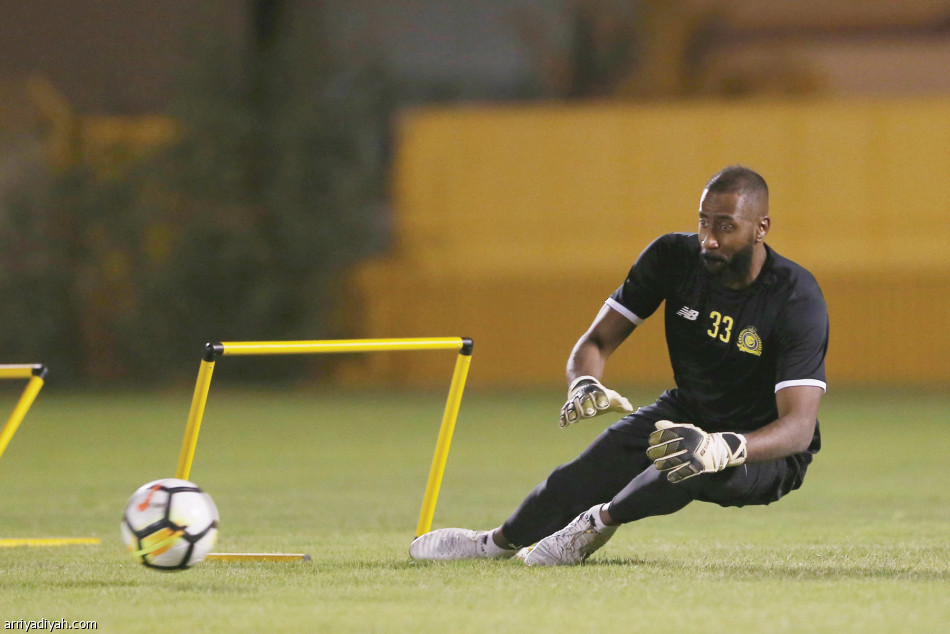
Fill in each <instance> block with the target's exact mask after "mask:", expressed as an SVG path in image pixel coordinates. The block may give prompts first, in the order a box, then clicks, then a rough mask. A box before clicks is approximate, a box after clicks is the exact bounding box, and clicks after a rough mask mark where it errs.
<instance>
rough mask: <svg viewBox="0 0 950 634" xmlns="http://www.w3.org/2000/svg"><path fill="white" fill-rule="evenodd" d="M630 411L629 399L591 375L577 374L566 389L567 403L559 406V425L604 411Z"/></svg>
mask: <svg viewBox="0 0 950 634" xmlns="http://www.w3.org/2000/svg"><path fill="white" fill-rule="evenodd" d="M632 411H633V406H632V405H630V401H628V400H627V399H626V398H624V397H623V396H620V394H618V393H617V392H614V391H613V390H611V389H609V388H606V387H604V385H603V384H602V383H601V382H600V381H598V380H597V379H595V378H594V377H592V376H579V377H577V378H576V379H574V380H573V381H572V382H571V387H569V388H568V390H567V403H565V404H564V407H562V408H561V427H567V426H568V425H570V424H571V423H576V422H577V421H579V420H580V419H582V418H593V417H594V416H597V415H598V414H603V413H604V412H623V413H625V414H629V413H630V412H632Z"/></svg>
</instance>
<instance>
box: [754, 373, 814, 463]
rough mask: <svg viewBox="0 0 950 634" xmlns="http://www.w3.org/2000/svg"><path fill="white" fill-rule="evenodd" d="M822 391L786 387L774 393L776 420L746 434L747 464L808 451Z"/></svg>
mask: <svg viewBox="0 0 950 634" xmlns="http://www.w3.org/2000/svg"><path fill="white" fill-rule="evenodd" d="M823 393H824V391H823V390H822V389H821V388H820V387H814V386H811V385H795V386H791V387H786V388H783V389H781V390H779V391H778V392H776V393H775V404H776V407H777V408H778V418H777V419H775V420H774V421H772V422H771V423H769V424H768V425H766V426H765V427H762V428H761V429H757V430H755V431H753V432H749V433H748V434H745V439H746V451H747V457H746V461H747V462H764V461H766V460H775V459H777V458H784V457H785V456H790V455H792V454H795V453H799V452H802V451H805V450H806V449H808V445H809V444H811V439H812V436H813V435H814V433H815V423H816V422H817V420H818V405H819V403H820V402H821V395H822V394H823Z"/></svg>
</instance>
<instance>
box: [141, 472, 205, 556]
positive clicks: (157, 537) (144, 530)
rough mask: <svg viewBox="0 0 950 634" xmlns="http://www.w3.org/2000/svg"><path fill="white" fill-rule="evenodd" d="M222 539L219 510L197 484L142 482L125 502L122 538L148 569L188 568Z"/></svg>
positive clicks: (169, 479) (168, 479)
mask: <svg viewBox="0 0 950 634" xmlns="http://www.w3.org/2000/svg"><path fill="white" fill-rule="evenodd" d="M217 538H218V509H217V507H215V505H214V501H212V499H211V496H210V495H208V494H207V493H205V492H204V491H202V490H201V488H199V487H198V485H196V484H194V483H193V482H188V481H187V480H179V479H177V478H165V479H163V480H155V481H153V482H149V483H148V484H143V485H142V486H141V487H139V488H138V490H137V491H136V492H135V493H133V494H132V497H131V498H129V503H128V504H126V506H125V514H124V515H123V517H122V539H123V540H124V541H125V545H126V546H127V547H128V549H129V552H131V553H132V557H133V558H135V560H136V561H138V562H139V563H141V564H144V565H145V566H148V567H149V568H158V569H161V570H184V569H185V568H189V567H191V566H193V565H195V564H197V563H199V562H200V561H201V560H203V559H204V558H205V555H207V554H208V553H209V552H210V551H211V549H212V548H213V547H214V544H215V541H217Z"/></svg>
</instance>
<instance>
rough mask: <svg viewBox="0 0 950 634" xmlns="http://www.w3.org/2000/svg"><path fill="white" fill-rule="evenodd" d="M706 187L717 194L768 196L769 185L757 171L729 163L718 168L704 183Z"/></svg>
mask: <svg viewBox="0 0 950 634" xmlns="http://www.w3.org/2000/svg"><path fill="white" fill-rule="evenodd" d="M706 189H707V190H708V191H710V192H715V193H719V194H739V195H740V196H743V195H747V194H757V195H763V196H765V198H766V200H767V199H768V196H769V186H768V185H767V184H766V182H765V179H764V178H762V177H761V176H760V175H759V174H758V173H757V172H755V171H753V170H751V169H749V168H748V167H745V166H743V165H730V166H729V167H726V168H724V169H721V170H719V171H718V172H716V174H715V175H714V176H713V177H712V178H710V179H709V182H708V183H706Z"/></svg>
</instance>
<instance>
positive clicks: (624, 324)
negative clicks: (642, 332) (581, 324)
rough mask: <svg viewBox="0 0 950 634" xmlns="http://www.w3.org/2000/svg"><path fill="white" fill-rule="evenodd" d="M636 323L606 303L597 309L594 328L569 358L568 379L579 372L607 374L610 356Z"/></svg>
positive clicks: (579, 341)
mask: <svg viewBox="0 0 950 634" xmlns="http://www.w3.org/2000/svg"><path fill="white" fill-rule="evenodd" d="M634 328H636V326H635V325H634V324H633V322H631V321H630V320H629V319H627V318H626V317H624V316H623V315H621V314H620V313H618V312H617V311H615V310H613V309H612V308H610V307H609V306H607V305H606V304H605V305H604V306H603V307H602V308H601V309H600V312H599V313H597V317H595V318H594V321H593V323H591V325H590V328H588V329H587V332H585V333H584V334H583V335H581V338H580V339H578V340H577V343H576V344H574V350H572V351H571V356H570V357H568V359H567V382H568V384H571V383H573V382H574V380H575V379H576V378H577V377H579V376H592V377H594V378H596V379H598V380H599V379H600V378H601V377H602V376H603V375H604V366H605V365H606V363H607V358H608V357H609V356H610V355H611V353H613V351H614V350H616V349H617V346H619V345H620V344H621V343H623V342H624V340H625V339H626V338H627V337H629V336H630V333H632V332H633V329H634Z"/></svg>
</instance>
